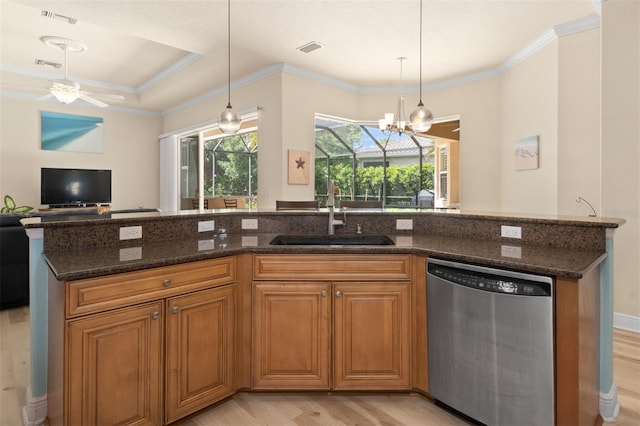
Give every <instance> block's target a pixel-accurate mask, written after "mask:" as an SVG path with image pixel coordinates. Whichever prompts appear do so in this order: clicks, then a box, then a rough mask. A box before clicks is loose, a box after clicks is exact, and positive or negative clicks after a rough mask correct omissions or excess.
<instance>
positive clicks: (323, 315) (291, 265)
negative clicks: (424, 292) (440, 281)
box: [253, 255, 411, 390]
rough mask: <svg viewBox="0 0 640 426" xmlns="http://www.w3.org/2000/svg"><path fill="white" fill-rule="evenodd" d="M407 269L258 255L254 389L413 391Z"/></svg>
mask: <svg viewBox="0 0 640 426" xmlns="http://www.w3.org/2000/svg"><path fill="white" fill-rule="evenodd" d="M410 263H411V262H410V257H409V256H404V255H391V256H390V255H368V256H361V255H341V256H335V255H333V256H332V255H292V256H289V255H287V256H285V255H278V256H272V255H256V256H254V283H253V388H255V389H310V388H311V389H361V390H374V389H379V390H383V389H409V388H410V385H411V383H410V377H411V375H410V319H411V309H410V306H411V305H410V281H409V278H410ZM320 277H327V278H328V279H330V280H331V281H319V280H316V279H317V278H320Z"/></svg>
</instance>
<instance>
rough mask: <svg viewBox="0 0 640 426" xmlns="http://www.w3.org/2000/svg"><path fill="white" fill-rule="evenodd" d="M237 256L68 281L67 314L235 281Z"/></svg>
mask: <svg viewBox="0 0 640 426" xmlns="http://www.w3.org/2000/svg"><path fill="white" fill-rule="evenodd" d="M235 279H236V263H235V257H226V258H223V259H212V260H204V261H199V262H189V263H183V264H179V265H172V266H165V267H160V268H153V269H147V270H143V271H136V272H129V273H123V274H114V275H108V276H104V277H99V278H90V279H86V280H78V281H71V282H68V283H67V284H66V293H67V297H66V315H67V318H69V317H74V316H77V315H84V314H87V313H93V312H99V311H103V310H107V309H112V308H117V307H120V306H125V305H131V304H134V303H140V302H145V301H148V300H154V299H159V298H164V297H168V296H173V295H176V294H182V293H186V292H190V291H195V290H200V289H204V288H208V287H212V286H215V285H223V284H228V283H231V282H234V281H235Z"/></svg>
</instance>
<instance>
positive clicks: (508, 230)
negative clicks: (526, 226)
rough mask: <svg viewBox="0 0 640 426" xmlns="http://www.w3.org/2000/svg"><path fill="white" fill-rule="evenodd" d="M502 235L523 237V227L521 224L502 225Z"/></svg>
mask: <svg viewBox="0 0 640 426" xmlns="http://www.w3.org/2000/svg"><path fill="white" fill-rule="evenodd" d="M500 236H502V237H505V238H520V239H521V238H522V228H521V227H519V226H507V225H502V227H501V228H500Z"/></svg>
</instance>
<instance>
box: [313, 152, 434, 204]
mask: <svg viewBox="0 0 640 426" xmlns="http://www.w3.org/2000/svg"><path fill="white" fill-rule="evenodd" d="M419 167H420V166H419V164H411V165H404V166H394V165H391V166H388V167H387V189H386V196H387V204H409V203H410V200H411V198H412V197H415V195H416V193H417V192H418V190H419V189H420V188H423V189H433V171H434V168H433V164H431V163H426V162H425V163H423V164H422V186H420V185H419V182H418V180H419V177H420V173H419ZM330 172H331V179H332V180H333V182H334V184H335V186H336V187H337V188H340V192H341V195H342V198H344V199H350V198H351V190H352V166H351V161H350V159H346V160H344V159H343V160H341V161H333V162H332V163H331V165H330ZM315 175H316V178H315V185H316V193H317V194H318V195H322V194H326V192H327V166H326V160H325V159H318V160H317V161H316V174H315ZM382 182H383V167H382V166H377V167H359V168H357V169H356V187H357V191H358V192H357V194H356V199H358V200H364V199H365V196H367V197H368V199H370V200H371V199H378V198H379V197H382ZM319 198H320V199H322V197H319ZM394 200H395V201H394Z"/></svg>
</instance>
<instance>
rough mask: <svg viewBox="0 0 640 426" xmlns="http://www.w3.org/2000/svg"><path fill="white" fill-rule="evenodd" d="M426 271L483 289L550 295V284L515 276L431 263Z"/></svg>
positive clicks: (495, 291)
mask: <svg viewBox="0 0 640 426" xmlns="http://www.w3.org/2000/svg"><path fill="white" fill-rule="evenodd" d="M428 272H429V274H431V275H433V276H436V277H438V278H441V279H443V280H446V281H449V282H452V283H455V284H459V285H463V286H465V287H470V288H476V289H478V290H483V291H491V292H494V293H504V294H513V295H519V296H550V295H551V284H550V283H545V282H536V281H530V280H526V279H520V278H516V277H504V276H499V275H493V274H490V273H486V272H475V271H469V270H461V269H458V268H452V267H449V266H445V265H438V264H433V263H430V264H429V266H428Z"/></svg>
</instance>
